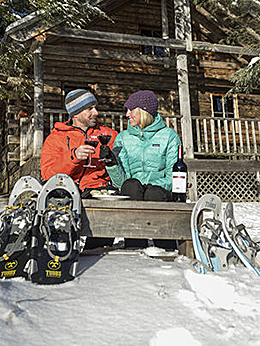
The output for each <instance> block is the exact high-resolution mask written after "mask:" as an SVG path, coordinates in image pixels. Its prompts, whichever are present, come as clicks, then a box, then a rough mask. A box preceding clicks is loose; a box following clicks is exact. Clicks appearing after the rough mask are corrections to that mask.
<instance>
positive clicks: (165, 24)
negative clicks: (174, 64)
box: [161, 0, 170, 68]
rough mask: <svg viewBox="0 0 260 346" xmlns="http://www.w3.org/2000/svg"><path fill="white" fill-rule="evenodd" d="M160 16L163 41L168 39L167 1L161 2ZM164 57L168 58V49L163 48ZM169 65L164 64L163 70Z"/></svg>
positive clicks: (162, 0)
mask: <svg viewBox="0 0 260 346" xmlns="http://www.w3.org/2000/svg"><path fill="white" fill-rule="evenodd" d="M161 15H162V38H163V39H164V40H168V39H169V22H168V11H167V0H161ZM164 51H165V53H166V56H167V57H169V56H170V48H164ZM169 66H170V65H169V64H165V65H164V67H165V68H169Z"/></svg>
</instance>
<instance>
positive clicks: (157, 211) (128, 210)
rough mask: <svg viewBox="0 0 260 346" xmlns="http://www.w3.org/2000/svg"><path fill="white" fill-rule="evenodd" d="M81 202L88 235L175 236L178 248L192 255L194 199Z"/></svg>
mask: <svg viewBox="0 0 260 346" xmlns="http://www.w3.org/2000/svg"><path fill="white" fill-rule="evenodd" d="M82 204H83V217H82V229H83V230H84V233H86V234H87V235H88V236H92V237H108V238H109V237H111V238H114V237H123V238H139V239H149V238H152V239H175V240H178V241H179V252H180V253H181V254H183V255H186V256H188V257H191V258H193V248H192V241H191V232H190V219H191V212H192V209H193V206H194V204H193V203H172V202H143V201H129V200H115V201H107V200H106V201H104V200H95V199H83V200H82Z"/></svg>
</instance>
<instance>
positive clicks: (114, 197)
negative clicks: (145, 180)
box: [92, 194, 130, 201]
mask: <svg viewBox="0 0 260 346" xmlns="http://www.w3.org/2000/svg"><path fill="white" fill-rule="evenodd" d="M92 197H94V198H97V199H102V200H104V201H116V200H119V199H129V198H130V197H129V196H120V195H98V194H96V195H92Z"/></svg>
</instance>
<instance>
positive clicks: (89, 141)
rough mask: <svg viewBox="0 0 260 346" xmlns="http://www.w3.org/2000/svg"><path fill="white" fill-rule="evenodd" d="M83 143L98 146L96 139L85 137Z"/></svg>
mask: <svg viewBox="0 0 260 346" xmlns="http://www.w3.org/2000/svg"><path fill="white" fill-rule="evenodd" d="M85 144H87V145H91V146H92V147H94V148H96V147H97V146H98V141H93V140H91V139H90V140H88V139H86V140H85Z"/></svg>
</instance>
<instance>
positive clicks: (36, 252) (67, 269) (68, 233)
mask: <svg viewBox="0 0 260 346" xmlns="http://www.w3.org/2000/svg"><path fill="white" fill-rule="evenodd" d="M36 209H37V215H36V218H35V226H34V228H33V231H32V243H31V259H30V263H29V276H30V279H31V281H32V282H35V283H39V284H60V283H63V282H66V281H70V280H73V279H74V278H75V276H76V270H77V265H78V256H79V238H80V236H79V232H80V228H81V224H80V223H81V222H80V215H81V199H80V194H79V190H78V188H77V186H76V185H75V183H74V182H73V180H72V179H71V178H70V177H69V176H68V175H66V174H56V175H55V176H53V177H51V178H50V179H49V180H48V181H47V183H46V184H45V185H44V186H43V188H42V191H41V193H40V195H39V198H38V202H37V206H36Z"/></svg>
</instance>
